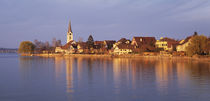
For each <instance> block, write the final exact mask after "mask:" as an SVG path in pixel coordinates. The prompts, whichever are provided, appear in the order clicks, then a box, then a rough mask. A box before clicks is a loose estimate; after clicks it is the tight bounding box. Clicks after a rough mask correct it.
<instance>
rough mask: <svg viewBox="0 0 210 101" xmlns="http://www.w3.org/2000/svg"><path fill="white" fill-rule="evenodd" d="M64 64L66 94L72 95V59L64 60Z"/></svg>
mask: <svg viewBox="0 0 210 101" xmlns="http://www.w3.org/2000/svg"><path fill="white" fill-rule="evenodd" d="M65 63H66V89H67V92H68V93H73V92H74V90H73V88H74V84H73V83H74V82H73V76H74V75H73V73H74V67H73V64H74V59H73V58H72V57H70V58H65Z"/></svg>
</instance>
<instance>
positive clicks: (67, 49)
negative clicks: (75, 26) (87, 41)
mask: <svg viewBox="0 0 210 101" xmlns="http://www.w3.org/2000/svg"><path fill="white" fill-rule="evenodd" d="M66 42H67V43H66V44H65V45H64V46H60V47H56V48H55V53H67V54H69V53H75V52H76V48H77V45H76V42H75V41H74V40H73V32H72V29H71V21H69V27H68V32H67V40H66Z"/></svg>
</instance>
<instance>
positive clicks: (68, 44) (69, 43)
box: [61, 41, 74, 49]
mask: <svg viewBox="0 0 210 101" xmlns="http://www.w3.org/2000/svg"><path fill="white" fill-rule="evenodd" d="M72 42H74V41H69V42H68V43H66V44H65V45H64V46H61V48H62V49H68V48H69V47H70V46H71V45H72Z"/></svg>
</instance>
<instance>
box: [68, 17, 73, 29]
mask: <svg viewBox="0 0 210 101" xmlns="http://www.w3.org/2000/svg"><path fill="white" fill-rule="evenodd" d="M68 32H72V30H71V20H70V21H69V28H68Z"/></svg>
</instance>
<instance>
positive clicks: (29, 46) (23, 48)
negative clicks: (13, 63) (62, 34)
mask: <svg viewBox="0 0 210 101" xmlns="http://www.w3.org/2000/svg"><path fill="white" fill-rule="evenodd" d="M59 46H62V43H61V40H57V39H56V38H53V39H52V42H51V43H50V42H49V41H46V42H42V41H39V40H37V39H35V40H34V42H31V41H23V42H21V43H20V46H19V48H18V53H29V54H31V53H41V52H42V51H45V50H46V51H51V52H54V50H55V47H59Z"/></svg>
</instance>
